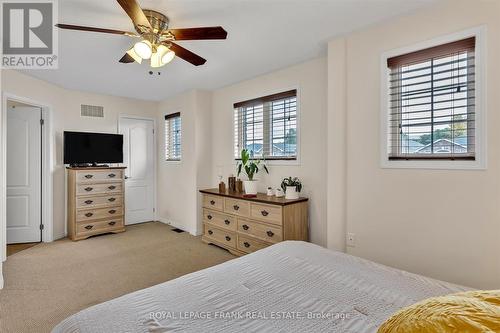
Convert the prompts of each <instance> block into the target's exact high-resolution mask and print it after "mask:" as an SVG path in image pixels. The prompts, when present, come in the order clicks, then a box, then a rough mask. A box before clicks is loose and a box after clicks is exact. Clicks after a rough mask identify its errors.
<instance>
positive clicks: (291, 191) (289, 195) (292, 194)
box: [285, 186, 299, 200]
mask: <svg viewBox="0 0 500 333" xmlns="http://www.w3.org/2000/svg"><path fill="white" fill-rule="evenodd" d="M298 198H299V192H297V189H296V187H295V186H287V187H286V192H285V199H287V200H294V199H298Z"/></svg>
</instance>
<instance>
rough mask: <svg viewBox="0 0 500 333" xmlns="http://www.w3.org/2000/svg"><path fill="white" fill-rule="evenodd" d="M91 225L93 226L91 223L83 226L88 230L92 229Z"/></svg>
mask: <svg viewBox="0 0 500 333" xmlns="http://www.w3.org/2000/svg"><path fill="white" fill-rule="evenodd" d="M93 227H94V226H93V225H92V224H89V225H86V226H85V229H87V230H90V229H92V228H93Z"/></svg>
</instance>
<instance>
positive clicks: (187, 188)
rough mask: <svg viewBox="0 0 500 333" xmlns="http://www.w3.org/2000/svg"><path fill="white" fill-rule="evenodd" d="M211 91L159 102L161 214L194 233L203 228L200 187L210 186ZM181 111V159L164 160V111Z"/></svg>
mask: <svg viewBox="0 0 500 333" xmlns="http://www.w3.org/2000/svg"><path fill="white" fill-rule="evenodd" d="M210 103H211V94H210V93H208V92H202V91H197V90H193V91H190V92H187V93H184V94H181V95H179V96H177V97H175V98H171V99H168V100H165V101H163V102H161V103H160V105H159V113H158V119H159V123H160V124H162V125H161V126H160V128H159V139H160V140H159V144H158V215H159V218H160V220H161V221H162V222H164V223H169V224H172V225H173V226H175V227H178V228H180V229H183V230H186V231H188V232H190V233H191V234H194V235H199V234H201V232H202V222H201V211H200V210H201V203H200V202H199V200H200V199H199V198H200V195H199V193H198V190H199V189H201V188H207V187H210V184H209V179H210V174H211V163H210V162H211V147H210V137H211V134H210V133H211V127H210V115H211V105H210ZM175 112H180V113H181V126H182V127H181V128H182V138H181V142H182V145H181V149H182V157H181V161H166V160H165V151H164V149H165V127H164V126H163V124H164V118H165V115H167V114H170V113H175Z"/></svg>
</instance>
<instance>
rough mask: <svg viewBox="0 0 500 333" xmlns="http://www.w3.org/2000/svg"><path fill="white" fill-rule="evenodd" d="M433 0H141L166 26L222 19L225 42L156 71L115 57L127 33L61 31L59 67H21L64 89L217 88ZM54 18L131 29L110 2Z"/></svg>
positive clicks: (144, 93)
mask: <svg viewBox="0 0 500 333" xmlns="http://www.w3.org/2000/svg"><path fill="white" fill-rule="evenodd" d="M436 1H438V0H156V1H153V0H139V3H140V4H141V6H142V8H149V9H154V10H157V11H160V12H162V13H164V14H166V15H167V16H169V18H170V27H172V28H187V27H199V26H215V25H221V26H223V27H224V28H225V29H226V30H227V31H228V39H227V40H225V41H189V42H179V44H180V45H182V46H184V47H186V48H188V49H190V50H191V51H193V52H195V53H197V54H199V55H201V56H202V57H204V58H206V59H207V63H206V64H205V65H204V66H200V67H195V66H193V65H191V64H189V63H187V62H185V61H183V60H182V59H179V58H176V59H174V60H173V61H172V62H171V63H170V64H168V65H166V66H165V67H163V68H162V69H161V70H160V71H161V75H160V76H158V75H156V74H155V75H154V76H150V75H149V74H148V71H149V70H150V69H149V67H148V65H147V64H145V63H143V64H142V65H139V64H136V63H134V64H121V63H119V62H118V60H119V59H120V58H121V57H122V56H123V54H124V52H125V51H126V50H127V49H128V48H129V47H130V46H131V44H132V43H133V40H134V39H132V38H129V37H124V36H118V35H108V34H99V33H91V32H79V31H68V30H60V31H59V69H58V70H32V71H26V73H28V74H29V75H32V76H35V77H37V78H40V79H43V80H46V81H49V82H52V83H55V84H57V85H60V86H63V87H65V88H69V89H76V90H82V91H90V92H97V93H102V94H109V95H117V96H127V97H133V98H140V99H147V100H162V99H166V98H168V97H171V96H173V95H175V94H178V93H180V92H183V91H187V90H190V89H196V88H198V89H209V90H210V89H216V88H220V87H223V86H226V85H229V84H232V83H236V82H239V81H242V80H245V79H249V78H252V77H256V76H258V75H261V74H264V73H268V72H271V71H274V70H276V69H279V68H284V67H287V66H290V65H293V64H296V63H300V62H303V61H305V60H308V59H311V58H315V57H317V56H320V55H322V54H326V46H327V42H328V40H330V39H332V38H333V37H335V36H339V35H342V34H345V33H348V32H350V31H353V30H358V29H361V28H363V27H366V26H368V25H371V24H374V23H377V22H380V21H382V20H386V19H388V18H390V17H394V16H398V15H401V14H403V13H406V12H409V11H412V10H415V9H417V8H419V7H421V6H425V5H428V4H430V3H433V2H436ZM59 23H68V24H77V25H88V26H96V27H102V28H112V29H121V30H128V31H133V26H132V23H131V21H130V19H129V18H128V16H127V15H126V14H125V12H124V11H123V10H122V8H121V7H120V6H119V5H118V3H117V2H116V1H114V0H60V1H59Z"/></svg>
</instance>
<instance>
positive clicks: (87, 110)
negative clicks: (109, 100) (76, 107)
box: [80, 104, 104, 118]
mask: <svg viewBox="0 0 500 333" xmlns="http://www.w3.org/2000/svg"><path fill="white" fill-rule="evenodd" d="M80 115H81V116H82V117H92V118H104V107H102V106H97V105H85V104H82V108H81V112H80Z"/></svg>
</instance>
